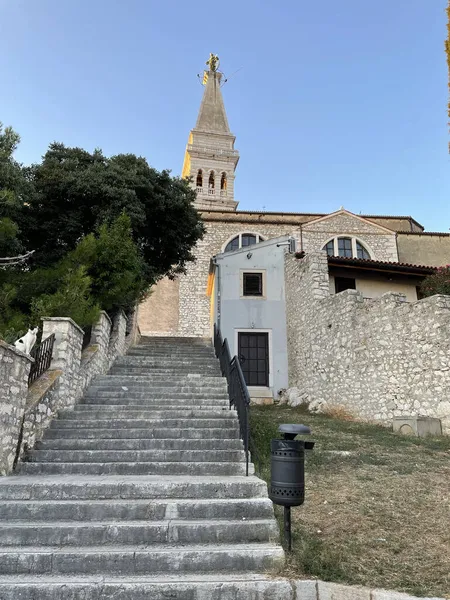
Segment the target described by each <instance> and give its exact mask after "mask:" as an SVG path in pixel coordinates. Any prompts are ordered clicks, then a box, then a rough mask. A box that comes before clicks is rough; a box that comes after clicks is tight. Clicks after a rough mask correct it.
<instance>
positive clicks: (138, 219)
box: [29, 143, 204, 284]
mask: <svg viewBox="0 0 450 600" xmlns="http://www.w3.org/2000/svg"><path fill="white" fill-rule="evenodd" d="M33 183H34V188H35V197H34V199H33V201H32V203H31V206H30V210H31V215H32V218H33V220H34V222H35V223H36V224H37V225H36V227H35V228H34V230H32V231H30V235H29V242H30V244H31V245H32V247H33V249H36V260H37V261H38V262H39V264H42V265H45V264H50V263H52V262H55V261H56V260H59V259H60V258H62V256H64V255H65V254H66V253H67V252H68V251H70V250H73V249H74V248H75V245H76V244H77V243H78V241H79V240H80V239H81V238H82V237H83V236H85V235H88V234H89V233H91V232H92V231H94V230H95V229H96V228H98V227H99V226H100V225H101V224H102V223H111V222H112V221H113V220H114V219H116V218H117V217H118V216H120V215H121V214H122V213H123V212H126V214H127V215H128V216H129V218H130V222H131V228H132V232H133V238H134V241H135V242H136V243H137V244H138V247H139V249H140V251H141V252H142V256H143V258H144V261H145V264H146V278H147V281H148V283H149V284H151V283H153V282H155V281H156V280H157V279H158V278H160V277H161V276H163V275H169V276H173V275H174V274H176V273H180V272H183V271H184V269H185V267H186V264H187V263H188V262H190V261H192V260H193V259H194V257H193V255H192V248H193V246H194V245H195V243H196V242H197V241H198V240H199V239H200V238H201V237H202V235H203V231H204V229H203V225H202V223H201V221H200V217H199V214H198V213H197V211H196V210H195V208H194V206H193V200H194V199H195V193H194V192H193V190H192V189H191V188H190V187H189V185H188V183H187V182H186V181H185V180H182V179H180V178H177V177H171V176H170V173H169V172H168V171H162V172H159V171H157V170H155V169H153V168H151V167H150V166H149V165H148V164H147V161H146V160H145V159H144V158H142V157H137V156H135V155H133V154H120V155H117V156H113V157H111V158H107V157H105V156H104V155H103V154H102V152H101V151H100V150H95V151H94V152H93V153H89V152H87V151H85V150H82V149H80V148H67V147H66V146H64V145H63V144H56V143H54V144H51V146H50V148H49V150H48V152H47V153H46V154H45V156H44V158H43V161H42V163H41V164H39V165H35V166H34V168H33Z"/></svg>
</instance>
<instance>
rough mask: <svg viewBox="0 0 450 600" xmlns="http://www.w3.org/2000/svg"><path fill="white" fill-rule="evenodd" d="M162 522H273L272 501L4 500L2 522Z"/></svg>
mask: <svg viewBox="0 0 450 600" xmlns="http://www.w3.org/2000/svg"><path fill="white" fill-rule="evenodd" d="M116 519H119V520H126V521H135V520H138V521H161V520H166V521H167V520H168V519H221V520H228V519H234V520H236V519H238V520H240V521H246V520H252V519H273V506H272V502H271V501H270V500H269V499H268V498H242V499H241V498H237V499H235V498H227V499H225V500H223V499H216V498H208V499H205V500H202V499H184V500H183V499H179V498H166V499H156V500H155V499H145V500H140V499H131V500H120V499H112V500H87V501H85V500H81V501H80V500H58V501H53V500H41V501H33V500H12V501H4V500H3V501H2V500H0V522H2V521H6V522H7V523H8V524H11V521H13V520H16V521H19V520H23V521H25V520H26V521H27V522H40V521H51V522H52V521H53V520H54V521H109V520H116Z"/></svg>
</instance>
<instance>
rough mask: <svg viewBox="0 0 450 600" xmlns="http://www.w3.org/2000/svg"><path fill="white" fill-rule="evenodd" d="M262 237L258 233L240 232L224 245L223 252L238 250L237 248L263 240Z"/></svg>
mask: <svg viewBox="0 0 450 600" xmlns="http://www.w3.org/2000/svg"><path fill="white" fill-rule="evenodd" d="M263 241H264V239H263V238H262V237H261V236H260V235H259V234H258V233H240V234H239V235H237V236H236V237H234V238H233V239H232V240H230V241H229V242H228V244H227V245H226V246H225V249H224V252H231V251H232V250H239V248H247V247H248V246H253V244H258V243H259V242H263Z"/></svg>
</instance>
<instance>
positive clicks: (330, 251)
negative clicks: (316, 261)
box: [324, 240, 334, 256]
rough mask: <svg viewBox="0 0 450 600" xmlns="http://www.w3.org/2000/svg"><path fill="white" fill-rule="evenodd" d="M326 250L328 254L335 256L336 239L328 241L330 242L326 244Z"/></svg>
mask: <svg viewBox="0 0 450 600" xmlns="http://www.w3.org/2000/svg"><path fill="white" fill-rule="evenodd" d="M324 250H326V251H327V254H328V256H334V240H331V242H328V244H327V245H326V246H325V248H324Z"/></svg>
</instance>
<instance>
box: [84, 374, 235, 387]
mask: <svg viewBox="0 0 450 600" xmlns="http://www.w3.org/2000/svg"><path fill="white" fill-rule="evenodd" d="M154 381H167V377H166V375H164V374H159V375H158V374H156V375H152V374H147V375H111V374H108V375H97V377H94V379H92V383H93V384H96V383H97V382H100V383H103V382H104V383H107V384H108V385H109V384H112V383H114V384H116V385H121V384H122V382H123V383H124V384H125V385H126V384H127V383H130V382H131V383H134V382H136V383H143V384H147V383H152V382H154ZM172 381H178V382H186V383H195V382H196V381H202V382H205V383H208V382H212V383H216V382H219V381H221V382H224V383H225V384H226V379H225V378H224V377H222V376H221V375H204V376H202V375H196V374H193V375H189V374H187V375H177V374H176V373H174V374H173V376H172Z"/></svg>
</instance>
